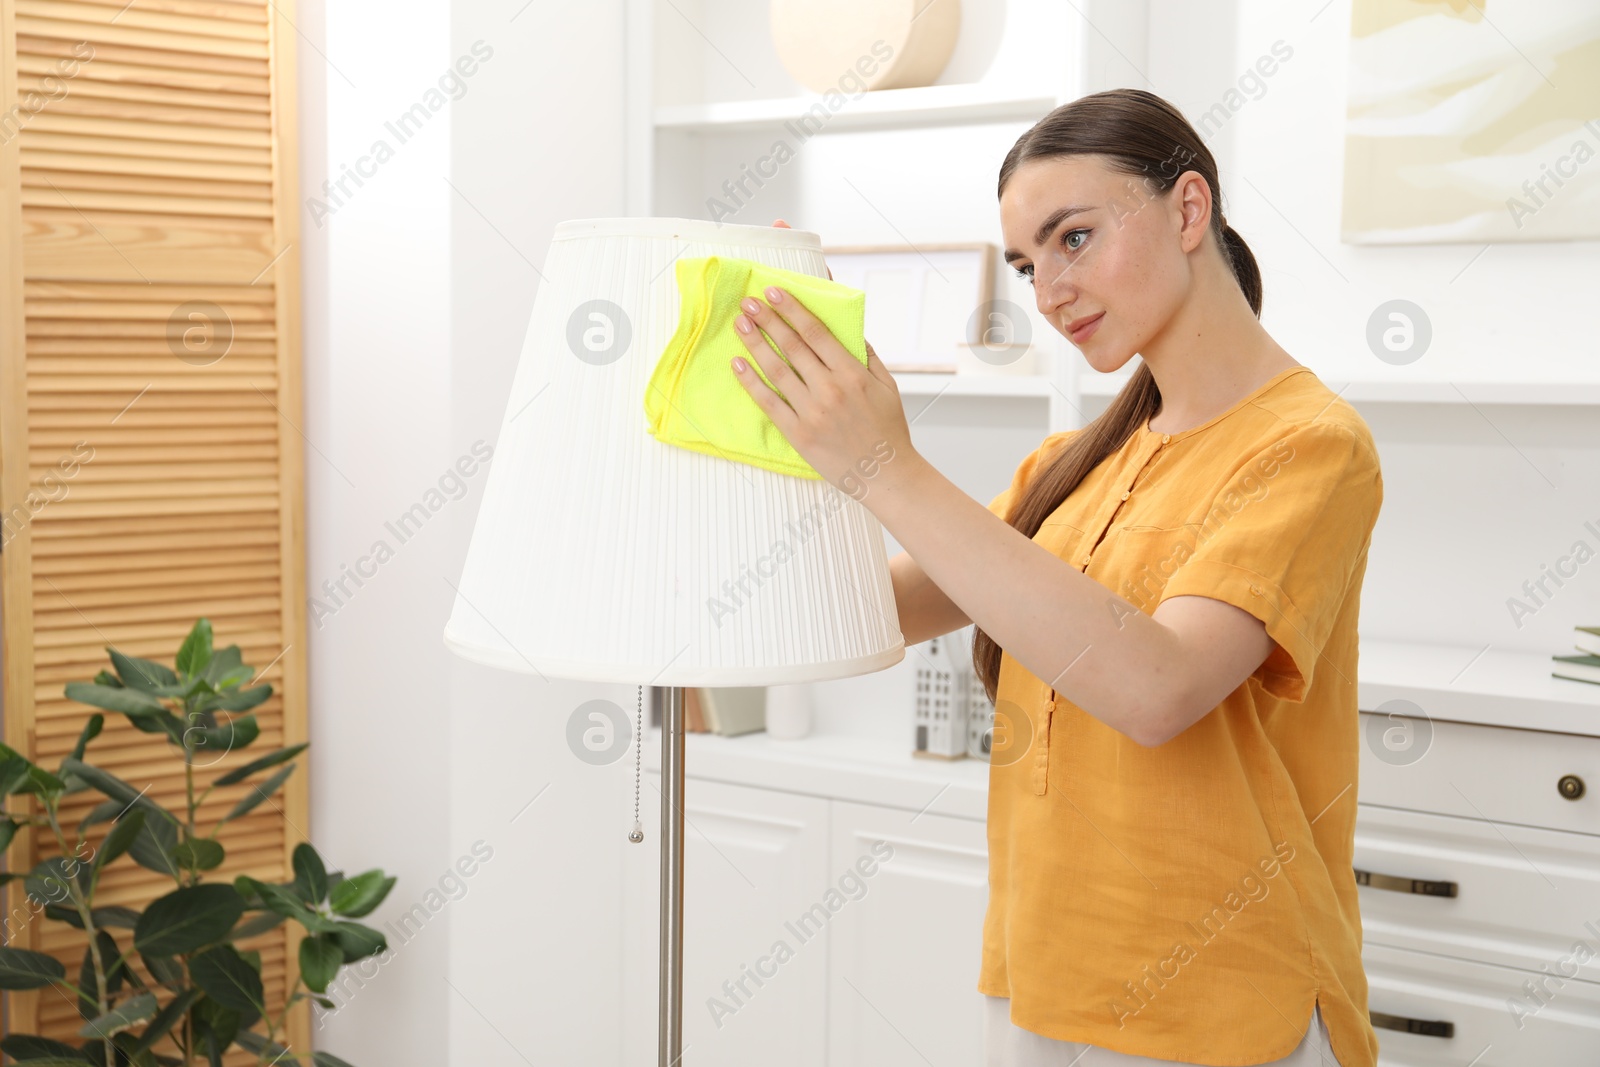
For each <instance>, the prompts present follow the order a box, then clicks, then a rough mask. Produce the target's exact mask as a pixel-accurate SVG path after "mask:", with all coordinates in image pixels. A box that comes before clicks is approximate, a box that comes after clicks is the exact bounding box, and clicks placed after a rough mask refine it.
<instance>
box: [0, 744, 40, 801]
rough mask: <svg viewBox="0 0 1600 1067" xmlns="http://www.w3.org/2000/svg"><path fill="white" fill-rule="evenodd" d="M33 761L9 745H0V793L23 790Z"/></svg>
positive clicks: (6, 794)
mask: <svg viewBox="0 0 1600 1067" xmlns="http://www.w3.org/2000/svg"><path fill="white" fill-rule="evenodd" d="M32 766H33V763H32V761H30V760H29V759H28V758H27V757H26V756H24V755H22V754H21V753H20V752H18V751H17V750H16V749H13V748H11V747H10V746H9V745H0V795H4V796H10V795H11V794H12V793H20V792H23V786H25V785H26V784H27V782H28V768H29V767H32Z"/></svg>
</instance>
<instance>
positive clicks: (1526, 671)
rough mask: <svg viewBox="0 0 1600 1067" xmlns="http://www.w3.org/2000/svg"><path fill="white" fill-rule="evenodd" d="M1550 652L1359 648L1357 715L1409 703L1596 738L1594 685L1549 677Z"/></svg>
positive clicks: (1400, 644)
mask: <svg viewBox="0 0 1600 1067" xmlns="http://www.w3.org/2000/svg"><path fill="white" fill-rule="evenodd" d="M1556 651H1561V652H1563V653H1565V652H1566V651H1567V650H1566V649H1560V650H1558V649H1552V650H1551V652H1519V651H1505V650H1500V649H1494V648H1491V649H1489V650H1488V651H1483V649H1482V648H1481V647H1479V648H1473V647H1469V646H1466V645H1443V644H1425V643H1421V642H1409V641H1362V642H1361V650H1360V678H1359V679H1358V682H1357V685H1358V688H1359V690H1360V697H1359V699H1360V702H1361V710H1363V711H1375V710H1377V709H1378V707H1379V706H1380V705H1382V704H1383V703H1384V702H1385V701H1387V700H1409V701H1411V702H1412V703H1413V704H1416V705H1417V706H1418V707H1419V708H1421V709H1422V710H1423V711H1424V712H1426V713H1427V715H1428V717H1429V718H1433V719H1449V720H1452V721H1454V722H1471V723H1480V724H1484V725H1489V726H1514V727H1521V728H1523V729H1528V730H1553V731H1555V732H1557V733H1568V734H1583V735H1586V736H1589V737H1600V685H1588V684H1586V683H1584V682H1569V681H1567V680H1566V679H1564V678H1552V677H1551V676H1550V672H1551V671H1552V670H1554V669H1555V668H1557V667H1559V666H1562V665H1561V664H1558V663H1556V662H1555V661H1554V660H1552V659H1551V658H1550V656H1551V654H1552V653H1553V652H1556ZM1480 652H1481V653H1482V654H1481V655H1480V654H1479V653H1480Z"/></svg>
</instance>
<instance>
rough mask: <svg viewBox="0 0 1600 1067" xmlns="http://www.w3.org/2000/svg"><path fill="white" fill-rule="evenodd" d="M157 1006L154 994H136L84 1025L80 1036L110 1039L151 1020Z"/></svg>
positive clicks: (79, 1031) (79, 1032)
mask: <svg viewBox="0 0 1600 1067" xmlns="http://www.w3.org/2000/svg"><path fill="white" fill-rule="evenodd" d="M157 1006H158V1005H157V1004H156V995H155V994H154V993H138V994H135V995H134V996H131V997H129V998H128V999H127V1000H124V1001H123V1002H122V1003H121V1004H118V1005H117V1006H116V1007H114V1008H112V1009H111V1010H110V1011H108V1012H106V1013H105V1014H104V1015H102V1016H100V1017H99V1018H97V1019H91V1020H90V1021H89V1022H87V1023H84V1024H83V1026H82V1028H81V1029H79V1030H78V1034H79V1036H81V1037H101V1038H110V1037H111V1035H112V1034H115V1033H118V1032H119V1031H122V1030H126V1029H127V1028H128V1027H130V1026H132V1025H133V1024H134V1023H138V1022H143V1021H144V1020H146V1019H148V1018H150V1017H151V1016H152V1015H154V1014H155V1013H156V1009H157Z"/></svg>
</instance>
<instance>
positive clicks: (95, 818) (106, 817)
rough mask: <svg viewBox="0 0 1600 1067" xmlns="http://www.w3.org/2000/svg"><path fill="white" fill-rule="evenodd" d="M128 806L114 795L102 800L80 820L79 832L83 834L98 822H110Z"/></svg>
mask: <svg viewBox="0 0 1600 1067" xmlns="http://www.w3.org/2000/svg"><path fill="white" fill-rule="evenodd" d="M74 777H76V775H74ZM126 807H127V805H126V804H124V803H123V802H122V801H120V800H118V799H117V798H116V797H112V798H111V799H110V800H102V801H101V802H100V803H98V804H96V805H95V806H94V807H92V808H90V809H89V814H87V815H85V816H84V817H83V818H82V819H80V820H79V821H78V832H79V833H80V834H81V833H82V832H83V831H85V830H87V829H88V828H89V827H91V826H94V825H95V824H96V823H103V822H110V821H111V820H112V819H115V818H116V817H117V816H118V815H121V814H122V812H123V809H124V808H126Z"/></svg>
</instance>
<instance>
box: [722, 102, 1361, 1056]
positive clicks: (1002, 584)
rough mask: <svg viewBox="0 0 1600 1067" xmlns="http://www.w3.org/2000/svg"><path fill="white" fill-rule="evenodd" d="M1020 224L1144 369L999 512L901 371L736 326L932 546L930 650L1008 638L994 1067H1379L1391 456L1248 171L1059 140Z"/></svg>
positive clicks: (1036, 133) (1161, 133)
mask: <svg viewBox="0 0 1600 1067" xmlns="http://www.w3.org/2000/svg"><path fill="white" fill-rule="evenodd" d="M999 198H1000V216H1001V228H1002V230H1003V233H1004V237H1005V242H1006V253H1005V256H1006V262H1007V263H1008V264H1010V265H1011V266H1012V268H1013V269H1015V270H1016V271H1017V272H1018V273H1019V274H1020V275H1022V276H1023V277H1026V278H1027V279H1028V281H1029V283H1030V284H1031V285H1032V286H1033V289H1034V293H1035V297H1036V301H1037V305H1038V310H1039V313H1040V315H1041V316H1043V317H1044V318H1045V319H1046V320H1048V321H1049V322H1050V324H1051V325H1052V326H1054V327H1055V328H1056V329H1057V330H1059V331H1060V332H1061V333H1063V334H1064V335H1066V336H1067V337H1068V338H1069V339H1070V340H1071V341H1072V343H1073V344H1074V345H1075V346H1076V347H1077V348H1078V349H1079V350H1080V351H1081V352H1082V353H1083V356H1084V358H1085V359H1086V360H1087V361H1088V363H1089V365H1090V366H1091V367H1093V368H1094V369H1095V370H1097V371H1101V372H1107V373H1109V372H1112V371H1115V370H1116V369H1117V368H1119V367H1121V366H1123V365H1124V364H1125V363H1127V362H1128V360H1130V359H1131V358H1132V357H1133V356H1134V355H1135V354H1136V353H1137V354H1139V355H1140V356H1142V357H1143V363H1142V365H1141V366H1140V367H1139V368H1138V370H1137V371H1136V372H1135V373H1134V375H1133V377H1132V380H1131V381H1130V382H1129V384H1128V385H1127V386H1126V387H1125V388H1124V389H1123V390H1122V392H1121V393H1120V394H1119V395H1118V396H1117V397H1116V399H1115V400H1114V401H1113V402H1112V403H1111V404H1110V406H1109V407H1108V408H1107V410H1106V411H1105V413H1104V414H1102V415H1101V416H1100V417H1099V418H1097V419H1095V420H1094V421H1093V422H1092V423H1090V424H1089V425H1088V426H1086V427H1084V428H1082V429H1079V430H1072V431H1067V432H1064V433H1056V434H1051V435H1050V436H1049V437H1047V438H1046V439H1045V440H1044V442H1043V443H1042V444H1041V445H1040V447H1039V448H1038V449H1037V450H1036V451H1035V452H1033V453H1032V454H1031V455H1029V456H1028V457H1027V458H1026V459H1024V460H1023V462H1022V464H1021V465H1020V466H1019V467H1018V468H1017V470H1016V473H1015V475H1014V477H1013V479H1012V482H1011V486H1010V488H1008V489H1007V490H1006V491H1005V492H1003V493H1001V494H1000V495H999V496H998V497H996V498H995V499H994V500H993V501H992V502H991V503H990V504H989V506H988V508H987V509H985V508H984V507H983V505H982V504H980V503H978V502H976V501H974V500H972V499H971V498H970V497H968V496H966V495H965V494H964V493H962V492H961V491H960V490H959V489H957V488H956V487H955V486H954V485H953V484H951V483H950V482H949V481H948V480H947V479H945V478H944V477H943V476H942V475H940V474H939V473H938V472H937V471H936V470H934V469H933V468H932V467H931V466H930V465H929V464H928V463H927V462H926V461H925V460H923V459H922V457H921V456H919V455H918V454H917V453H916V451H915V450H914V449H913V448H912V447H911V442H910V434H909V430H908V427H907V425H906V420H905V415H904V412H903V409H902V407H901V403H900V398H899V394H898V391H897V390H896V388H895V384H894V380H893V378H892V376H891V375H890V374H889V373H888V372H887V371H886V370H885V369H884V368H883V365H882V363H881V362H880V361H879V360H877V359H869V361H868V364H867V366H866V367H863V366H862V365H861V364H860V363H859V362H857V361H856V360H854V359H853V358H852V357H851V356H850V355H849V353H848V352H846V351H845V350H844V348H843V346H842V345H840V344H839V342H838V341H837V339H835V338H834V337H833V335H832V334H831V333H830V332H829V331H828V330H827V329H826V328H825V327H823V326H822V325H821V323H820V322H818V320H816V319H815V318H814V317H812V316H811V315H810V314H809V313H808V312H807V311H806V309H805V308H803V307H801V306H798V305H797V303H796V301H795V300H794V298H793V297H786V294H784V293H783V292H782V291H781V290H776V289H773V290H768V291H767V297H768V302H767V303H762V302H761V301H755V300H752V301H749V302H748V303H747V304H746V312H747V315H748V317H746V316H740V317H739V321H738V322H737V323H736V325H737V327H738V328H739V330H740V335H741V337H743V338H744V340H745V344H746V347H747V348H748V350H749V351H750V353H751V358H753V359H754V360H755V361H756V362H757V363H758V364H759V365H760V367H761V369H762V371H763V372H764V373H765V374H766V375H767V377H768V378H770V379H771V380H772V382H773V384H774V385H776V386H777V388H778V389H779V390H781V392H782V393H783V397H779V396H778V395H777V394H776V393H774V392H773V390H772V389H770V388H768V387H767V386H766V385H765V383H763V382H762V381H761V380H760V378H759V377H758V376H756V375H755V374H754V373H753V372H752V370H751V368H750V367H749V365H748V362H747V361H746V360H743V359H735V360H734V361H733V363H734V368H733V369H734V373H735V374H737V375H738V377H739V379H740V380H741V381H742V382H743V383H744V385H745V388H746V390H747V391H748V392H749V393H750V395H751V396H752V397H753V398H754V399H755V400H756V402H757V403H758V404H759V405H760V406H761V407H762V409H763V410H764V411H765V412H766V413H767V414H768V415H769V417H771V418H772V419H773V421H774V422H775V423H776V424H777V425H778V427H779V428H780V429H781V430H782V431H783V432H784V434H785V435H786V436H787V437H788V439H789V441H790V442H791V443H792V444H793V445H794V447H795V448H796V449H797V450H798V451H799V452H800V453H801V455H803V456H804V457H805V458H806V460H807V461H808V462H810V463H811V464H812V465H813V466H814V467H815V468H816V469H817V471H818V472H819V473H821V474H822V475H823V476H824V477H826V478H828V479H829V481H830V482H832V483H833V484H834V485H837V486H841V487H843V486H845V485H846V484H848V485H849V486H850V487H851V492H852V495H853V496H855V497H856V498H857V499H858V500H860V502H861V503H862V504H864V505H865V506H866V507H868V508H869V509H871V510H872V511H873V513H874V514H875V515H876V516H877V517H878V518H879V520H880V521H882V522H883V524H884V526H885V527H886V528H887V529H888V530H889V532H890V533H892V534H893V535H894V537H895V538H896V540H898V541H899V543H900V544H901V545H903V546H904V548H905V552H903V553H901V554H900V555H898V556H896V557H895V558H894V559H893V560H892V561H891V572H892V574H893V578H894V590H895V599H896V602H897V604H898V607H899V612H900V626H901V630H902V632H903V634H904V636H905V640H906V642H907V643H908V644H912V643H916V642H920V641H924V640H927V639H928V638H930V637H933V636H935V635H938V634H943V633H948V632H950V631H951V630H954V629H956V628H958V627H960V626H963V625H965V624H966V623H968V622H969V621H971V622H974V623H975V624H976V626H975V630H976V637H975V640H974V646H973V661H974V664H975V665H976V667H977V669H978V672H979V674H980V676H981V677H982V678H983V681H984V685H985V687H986V689H987V691H988V693H989V696H990V697H991V699H993V700H994V701H995V708H996V711H995V737H994V744H993V755H992V759H991V770H990V789H989V812H988V840H989V890H990V892H989V905H988V913H987V915H986V917H985V921H984V929H983V959H982V967H981V971H980V975H979V980H978V989H979V991H980V992H981V993H983V994H984V995H985V998H986V1011H987V1016H986V1020H985V1042H986V1045H987V1049H988V1051H987V1062H988V1063H989V1064H990V1065H991V1067H1000V1065H1005V1067H1020V1065H1034V1064H1061V1065H1063V1067H1065V1065H1067V1064H1078V1065H1081V1067H1112V1065H1119V1067H1126V1065H1132V1064H1156V1063H1189V1064H1211V1065H1222V1064H1266V1063H1275V1064H1283V1065H1301V1064H1306V1065H1310V1064H1324V1065H1329V1067H1333V1065H1338V1067H1372V1065H1373V1064H1375V1062H1376V1058H1377V1039H1376V1036H1375V1034H1374V1033H1373V1030H1372V1026H1371V1024H1370V1022H1369V1020H1368V1018H1367V983H1366V976H1365V973H1364V971H1363V970H1362V964H1361V920H1360V913H1359V910H1358V904H1357V897H1356V884H1355V878H1354V872H1353V870H1352V867H1351V854H1352V846H1353V837H1354V827H1355V817H1356V777H1357V767H1358V752H1357V744H1358V725H1357V710H1356V652H1357V640H1356V620H1357V610H1358V606H1359V602H1360V592H1361V582H1362V578H1363V575H1364V573H1365V570H1366V560H1367V548H1368V545H1369V543H1370V538H1371V532H1372V527H1373V524H1374V522H1375V521H1376V519H1377V514H1378V510H1379V507H1380V504H1381V502H1382V498H1383V482H1382V477H1381V474H1380V470H1379V464H1378V459H1377V455H1376V452H1375V450H1374V448H1373V444H1372V439H1371V435H1370V434H1369V432H1368V430H1367V427H1366V424H1365V423H1364V422H1363V421H1362V420H1361V418H1360V416H1359V415H1357V414H1356V412H1355V411H1354V410H1353V409H1352V408H1351V407H1350V405H1348V404H1347V403H1345V402H1344V401H1342V400H1341V399H1339V397H1338V396H1337V395H1335V394H1334V393H1333V392H1332V391H1330V390H1329V389H1328V388H1327V387H1326V386H1325V385H1323V384H1322V382H1321V381H1320V380H1318V378H1317V377H1316V375H1315V374H1314V373H1313V372H1312V371H1311V370H1310V369H1309V368H1307V367H1304V366H1302V365H1301V364H1299V363H1297V362H1296V361H1295V360H1294V359H1293V358H1292V357H1291V356H1290V355H1289V354H1288V353H1287V352H1285V351H1284V350H1283V349H1282V348H1281V347H1279V346H1278V344H1277V343H1275V342H1274V341H1273V339H1272V338H1271V337H1270V336H1269V335H1268V334H1267V332H1266V331H1265V329H1263V328H1262V326H1261V323H1260V321H1259V315H1260V311H1261V277H1260V273H1259V271H1258V270H1257V268H1256V265H1255V261H1254V258H1253V257H1252V256H1251V253H1250V251H1249V249H1248V248H1247V247H1246V246H1245V243H1244V241H1243V239H1241V238H1240V236H1239V235H1238V234H1237V233H1236V232H1235V231H1234V230H1232V229H1231V228H1230V227H1228V225H1227V223H1226V222H1225V221H1224V220H1223V218H1222V214H1221V210H1220V203H1219V202H1220V192H1219V190H1218V186H1217V174H1216V165H1215V162H1214V161H1213V159H1212V157H1211V154H1210V152H1209V151H1207V149H1206V147H1205V145H1204V144H1203V143H1202V142H1201V140H1200V138H1199V137H1198V135H1197V134H1196V133H1195V131H1194V129H1193V127H1192V126H1191V125H1190V124H1189V123H1188V122H1187V121H1186V120H1185V119H1184V118H1183V116H1182V115H1181V114H1180V113H1179V112H1178V111H1177V110H1176V109H1175V108H1173V107H1172V106H1171V105H1170V104H1168V103H1167V102H1166V101H1164V100H1162V99H1161V98H1159V97H1157V96H1154V95H1152V94H1150V93H1146V92H1142V91H1138V90H1131V89H1121V90H1115V91H1111V92H1106V93H1099V94H1095V95H1092V96H1087V97H1084V98H1082V99H1079V100H1076V101H1074V102H1072V103H1069V104H1066V105H1063V106H1062V107H1059V108H1057V109H1056V110H1054V111H1052V112H1051V113H1050V114H1049V115H1047V116H1045V118H1043V119H1042V120H1040V122H1039V123H1037V124H1036V125H1035V126H1034V127H1032V128H1031V129H1029V130H1028V131H1027V132H1026V133H1025V134H1023V136H1022V137H1021V138H1020V139H1019V140H1018V141H1017V143H1016V145H1015V146H1014V147H1013V148H1012V149H1011V151H1010V152H1009V153H1008V155H1007V156H1006V159H1005V161H1004V163H1003V164H1002V166H1001V168H1000V180H999ZM752 320H753V323H754V324H755V325H758V326H760V327H761V330H762V331H765V333H766V334H767V335H768V336H770V337H771V339H772V344H775V345H776V346H777V348H778V350H779V351H780V352H781V353H782V356H783V357H784V358H780V357H779V355H778V353H776V352H774V351H773V348H772V345H770V344H768V343H767V342H765V341H764V340H762V333H761V332H759V331H756V330H754V329H753V328H752V325H751V322H752ZM785 358H786V359H787V361H788V363H787V364H786V363H785V361H784V360H785ZM789 364H792V369H791V367H790V366H789ZM885 444H887V445H888V449H887V450H886V449H884V447H883V446H884V445H885ZM883 454H891V455H892V458H890V459H889V460H888V461H886V462H878V461H876V457H877V456H880V455H883ZM1002 649H1003V650H1004V651H1002Z"/></svg>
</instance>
